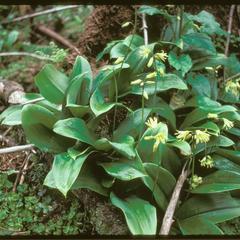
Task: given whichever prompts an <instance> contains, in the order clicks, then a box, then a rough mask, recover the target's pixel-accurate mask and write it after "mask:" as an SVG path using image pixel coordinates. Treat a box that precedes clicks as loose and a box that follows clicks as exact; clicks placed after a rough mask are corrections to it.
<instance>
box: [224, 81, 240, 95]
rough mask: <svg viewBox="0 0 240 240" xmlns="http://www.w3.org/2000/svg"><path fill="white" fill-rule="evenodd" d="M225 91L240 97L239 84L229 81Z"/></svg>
mask: <svg viewBox="0 0 240 240" xmlns="http://www.w3.org/2000/svg"><path fill="white" fill-rule="evenodd" d="M225 90H226V92H231V93H232V94H233V95H235V96H239V90H240V85H239V83H238V82H233V81H228V82H227V83H226V86H225Z"/></svg>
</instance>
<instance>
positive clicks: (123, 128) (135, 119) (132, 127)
mask: <svg viewBox="0 0 240 240" xmlns="http://www.w3.org/2000/svg"><path fill="white" fill-rule="evenodd" d="M150 112H151V109H148V108H144V115H143V122H142V109H138V110H136V111H135V112H133V113H130V114H129V115H128V117H127V118H126V119H125V120H124V121H123V122H121V124H120V125H119V127H118V128H117V130H115V131H114V133H113V141H114V142H118V141H121V139H122V138H124V136H125V135H130V136H132V137H133V138H135V137H137V136H138V134H139V133H140V131H141V127H142V125H143V124H145V121H146V118H147V117H148V115H149V114H150Z"/></svg>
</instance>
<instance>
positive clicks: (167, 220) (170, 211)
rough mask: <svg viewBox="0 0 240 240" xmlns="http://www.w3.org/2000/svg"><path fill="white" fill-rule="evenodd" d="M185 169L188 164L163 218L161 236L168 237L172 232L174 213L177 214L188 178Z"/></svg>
mask: <svg viewBox="0 0 240 240" xmlns="http://www.w3.org/2000/svg"><path fill="white" fill-rule="evenodd" d="M185 167H186V164H185V165H184V166H183V169H182V172H181V174H180V176H179V178H178V180H177V183H176V186H175V188H174V190H173V194H172V197H171V200H170V202H169V204H168V207H167V210H166V212H165V215H164V218H163V222H162V226H161V229H160V232H159V234H160V235H168V234H169V232H170V229H171V226H172V224H173V222H174V220H173V216H174V212H175V209H176V206H177V203H178V200H179V196H180V192H181V190H182V187H183V184H184V182H185V180H186V179H187V176H188V171H187V170H185Z"/></svg>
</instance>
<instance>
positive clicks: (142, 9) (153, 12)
mask: <svg viewBox="0 0 240 240" xmlns="http://www.w3.org/2000/svg"><path fill="white" fill-rule="evenodd" d="M138 12H139V13H145V14H147V15H150V16H152V15H158V14H161V11H160V10H159V9H157V8H155V7H152V6H145V5H144V6H141V7H140V8H139V10H138Z"/></svg>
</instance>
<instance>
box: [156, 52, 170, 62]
mask: <svg viewBox="0 0 240 240" xmlns="http://www.w3.org/2000/svg"><path fill="white" fill-rule="evenodd" d="M154 57H155V58H156V59H157V60H162V61H163V62H165V60H166V59H167V57H168V55H167V53H165V52H164V51H163V50H162V51H161V52H160V53H155V54H154Z"/></svg>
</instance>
